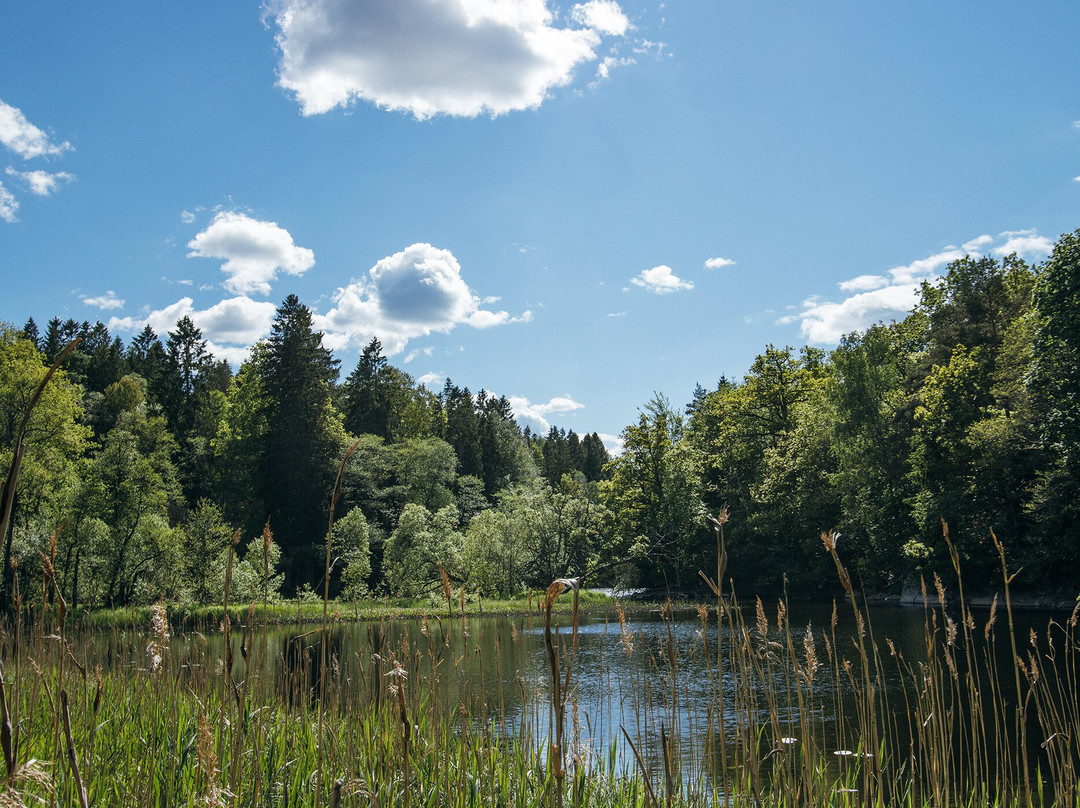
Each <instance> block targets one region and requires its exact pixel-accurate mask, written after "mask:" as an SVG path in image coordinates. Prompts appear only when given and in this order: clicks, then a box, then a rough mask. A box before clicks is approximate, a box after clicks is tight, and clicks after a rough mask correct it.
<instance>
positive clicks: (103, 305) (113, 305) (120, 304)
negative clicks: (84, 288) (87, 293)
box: [82, 289, 124, 311]
mask: <svg viewBox="0 0 1080 808" xmlns="http://www.w3.org/2000/svg"><path fill="white" fill-rule="evenodd" d="M82 302H83V303H84V304H86V305H87V306H94V307H96V308H99V309H101V310H102V311H106V310H108V309H122V308H124V301H123V300H121V299H120V298H118V297H117V296H116V292H114V291H113V290H112V289H110V290H109V291H107V292H106V293H105V294H103V295H99V296H98V297H84V298H83V299H82Z"/></svg>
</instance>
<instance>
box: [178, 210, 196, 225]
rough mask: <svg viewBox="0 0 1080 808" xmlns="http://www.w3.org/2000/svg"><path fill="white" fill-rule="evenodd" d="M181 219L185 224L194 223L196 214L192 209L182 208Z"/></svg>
mask: <svg viewBox="0 0 1080 808" xmlns="http://www.w3.org/2000/svg"><path fill="white" fill-rule="evenodd" d="M180 221H182V222H183V223H184V224H194V222H195V214H194V213H192V212H191V211H190V210H182V211H180Z"/></svg>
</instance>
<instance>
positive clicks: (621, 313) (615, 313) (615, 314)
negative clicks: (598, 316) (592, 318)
mask: <svg viewBox="0 0 1080 808" xmlns="http://www.w3.org/2000/svg"><path fill="white" fill-rule="evenodd" d="M607 316H608V317H625V316H626V312H625V311H609V312H608V315H607Z"/></svg>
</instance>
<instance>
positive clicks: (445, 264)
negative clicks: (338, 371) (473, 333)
mask: <svg viewBox="0 0 1080 808" xmlns="http://www.w3.org/2000/svg"><path fill="white" fill-rule="evenodd" d="M333 300H334V308H332V309H331V310H330V311H328V312H327V313H326V314H325V315H322V316H318V317H316V322H317V324H318V327H319V328H321V329H323V330H324V331H325V332H326V344H327V345H328V346H330V347H331V348H335V349H337V348H345V347H348V346H354V347H359V346H360V345H363V344H364V343H366V342H367V341H368V340H370V339H371V338H372V337H374V336H378V338H379V340H380V341H381V342H382V344H383V348H384V349H385V350H386V353H387V355H393V354H396V353H399V352H400V351H402V350H403V349H404V347H405V345H406V344H407V343H408V341H409V340H410V339H415V338H416V337H423V336H427V335H428V334H431V333H432V332H440V333H444V334H445V333H449V332H450V331H451V330H453V328H454V327H455V326H457V325H461V324H467V325H471V326H472V327H473V328H491V327H493V326H497V325H503V324H506V323H516V322H529V321H530V320H531V319H532V313H531V312H528V311H526V312H524V313H523V314H522V315H521V316H519V317H511V316H510V314H509V313H507V312H505V311H488V310H486V309H481V308H480V305H481V302H480V299H479V298H478V297H477V296H476V295H474V294H473V292H472V290H470V289H469V287H468V285H466V283H465V280H464V279H463V278H462V277H461V265H460V264H459V263H458V260H457V258H455V257H454V255H453V253H451V252H450V251H449V250H442V249H438V248H436V247H432V246H431V245H430V244H413V245H411V246H409V247H406V248H405V249H404V250H402V251H401V252H398V253H394V254H393V255H390V256H387V257H386V258H383V259H382V260H380V261H379V262H378V263H376V264H375V266H373V267H372V268H371V269H370V270H369V271H368V278H366V279H363V278H362V279H360V280H356V281H353V282H352V283H350V284H349V285H348V286H346V287H344V288H343V289H338V290H337V292H336V293H335V294H334V297H333Z"/></svg>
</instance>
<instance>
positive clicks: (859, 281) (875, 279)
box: [836, 275, 889, 292]
mask: <svg viewBox="0 0 1080 808" xmlns="http://www.w3.org/2000/svg"><path fill="white" fill-rule="evenodd" d="M836 285H837V286H839V287H840V291H841V292H869V291H870V290H872V289H880V288H881V287H882V286H888V285H889V279H888V278H886V277H885V276H884V275H860V276H859V277H857V278H852V279H851V280H849V281H840V283H838V284H836Z"/></svg>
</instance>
